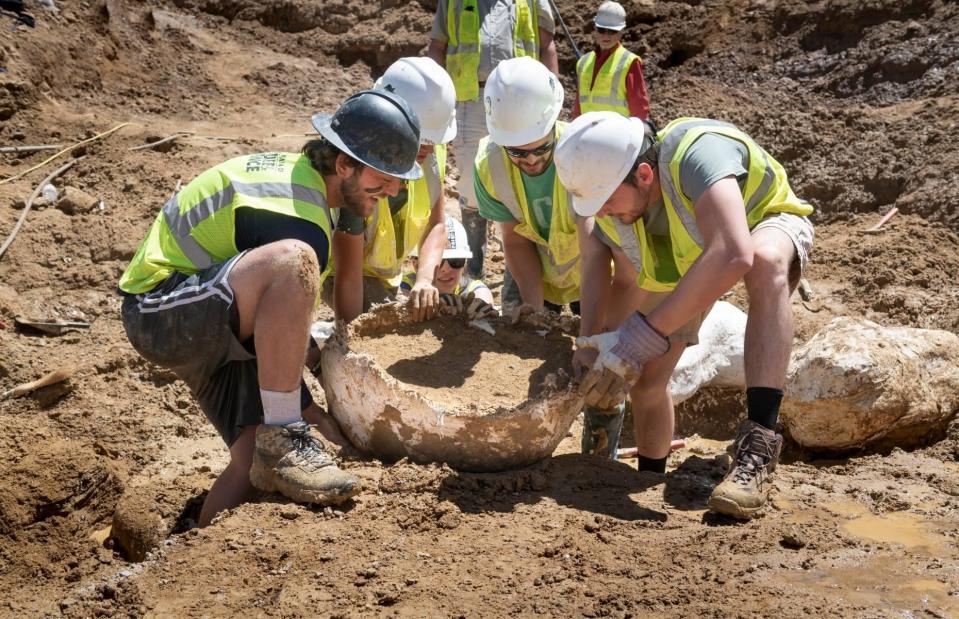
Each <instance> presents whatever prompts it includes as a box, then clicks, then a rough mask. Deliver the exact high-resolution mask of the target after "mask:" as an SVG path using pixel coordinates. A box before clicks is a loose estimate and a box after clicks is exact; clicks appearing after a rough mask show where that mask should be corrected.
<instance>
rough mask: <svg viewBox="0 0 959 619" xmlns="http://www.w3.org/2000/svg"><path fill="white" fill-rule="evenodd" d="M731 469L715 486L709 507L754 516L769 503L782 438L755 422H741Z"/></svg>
mask: <svg viewBox="0 0 959 619" xmlns="http://www.w3.org/2000/svg"><path fill="white" fill-rule="evenodd" d="M733 446H734V448H735V454H734V455H733V461H732V462H731V463H730V465H729V472H728V473H726V477H724V478H723V481H722V482H721V483H720V484H719V485H718V486H716V487H715V488H714V489H713V493H712V494H711V495H710V497H709V508H710V509H712V510H713V511H716V512H719V513H721V514H726V515H727V516H732V517H734V518H743V519H747V518H751V517H752V516H754V515H755V514H756V513H757V512H759V510H761V509H762V508H763V506H764V505H765V504H766V498H767V497H768V496H769V489H770V488H771V487H772V479H771V477H770V476H771V475H772V472H773V471H774V470H776V463H777V462H779V452H780V450H782V446H783V437H782V435H781V434H777V433H776V432H775V431H774V430H770V429H768V428H764V427H763V426H761V425H759V424H758V423H756V422H755V421H750V420H748V419H747V420H746V421H744V422H742V423H741V424H740V425H739V431H738V432H737V433H736V440H735V441H733Z"/></svg>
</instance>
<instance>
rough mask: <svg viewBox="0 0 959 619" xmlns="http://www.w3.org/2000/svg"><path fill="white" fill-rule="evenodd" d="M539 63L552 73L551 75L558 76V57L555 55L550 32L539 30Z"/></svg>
mask: <svg viewBox="0 0 959 619" xmlns="http://www.w3.org/2000/svg"><path fill="white" fill-rule="evenodd" d="M539 37H540V38H539V40H540V44H539V61H540V62H542V63H543V64H544V65H545V66H546V68H547V69H549V70H550V71H552V72H553V75H556V76H557V77H558V76H559V57H558V55H557V53H556V43H555V42H554V41H553V35H552V33H550V32H547V31H545V30H543V29H542V28H540V29H539Z"/></svg>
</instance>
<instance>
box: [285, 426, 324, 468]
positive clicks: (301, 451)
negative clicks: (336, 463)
mask: <svg viewBox="0 0 959 619" xmlns="http://www.w3.org/2000/svg"><path fill="white" fill-rule="evenodd" d="M283 431H284V432H285V433H286V435H287V436H289V437H290V441H291V442H292V443H293V450H294V451H295V452H296V454H297V455H298V456H299V457H300V464H301V466H304V467H306V468H308V469H311V470H316V469H321V468H324V467H327V466H330V465H332V464H333V459H332V458H330V456H329V454H327V453H326V451H325V450H324V449H323V446H322V445H321V444H320V442H319V441H317V440H316V438H315V437H314V436H313V435H312V434H310V425H309V424H306V423H303V424H291V425H289V426H286V427H285V428H283Z"/></svg>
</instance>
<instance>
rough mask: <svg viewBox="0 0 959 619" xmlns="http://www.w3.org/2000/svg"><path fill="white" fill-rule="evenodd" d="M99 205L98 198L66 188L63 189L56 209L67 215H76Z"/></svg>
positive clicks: (79, 190)
mask: <svg viewBox="0 0 959 619" xmlns="http://www.w3.org/2000/svg"><path fill="white" fill-rule="evenodd" d="M99 203H100V200H99V199H98V198H95V197H93V196H91V195H90V194H88V193H87V192H85V191H83V190H82V189H77V188H76V187H70V186H67V187H64V188H63V196H62V197H61V198H60V199H59V200H58V201H57V208H58V209H60V210H61V211H63V212H64V213H66V214H67V215H77V214H80V213H86V212H88V211H91V210H93V209H95V208H96V207H97V204H99Z"/></svg>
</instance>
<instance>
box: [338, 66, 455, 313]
mask: <svg viewBox="0 0 959 619" xmlns="http://www.w3.org/2000/svg"><path fill="white" fill-rule="evenodd" d="M374 88H375V89H377V90H385V91H388V92H392V93H394V94H396V95H399V96H400V97H402V98H403V99H405V100H406V102H407V103H408V104H409V105H410V107H411V108H413V111H414V112H416V115H417V117H419V120H420V146H419V151H418V152H417V155H416V161H417V163H418V164H419V165H420V166H421V167H422V169H423V177H422V178H420V179H417V180H415V181H410V182H408V183H407V184H406V187H404V188H402V189H401V190H400V192H399V194H398V195H396V196H389V197H384V198H381V199H380V201H379V203H378V204H377V206H376V209H374V210H373V213H372V214H371V215H369V216H368V217H366V218H358V217H356V216H355V215H353V214H352V213H350V212H348V211H345V212H342V213H341V215H340V218H339V220H338V221H337V224H336V232H335V234H334V235H333V262H334V264H335V275H334V276H331V277H330V279H329V280H327V283H326V285H325V287H324V299H325V300H327V301H328V302H330V304H331V305H333V308H334V311H335V313H336V317H337V318H340V319H343V320H347V321H350V320H353V319H354V318H356V317H357V316H358V315H359V314H360V313H361V312H365V311H368V310H369V309H370V306H371V305H372V304H373V303H385V302H389V301H393V300H396V294H397V289H398V287H399V285H400V280H401V278H402V274H403V263H404V261H405V260H406V258H407V257H409V256H410V254H411V253H412V252H413V251H414V250H416V249H417V248H418V254H419V257H420V258H419V268H418V269H417V274H416V283H415V284H414V285H413V289H412V290H411V291H410V292H409V294H408V295H407V297H408V298H409V303H410V307H411V313H412V317H413V320H414V321H420V320H425V319H427V318H431V317H432V316H434V315H436V313H437V311H438V309H439V306H440V305H439V304H440V297H439V292H438V291H437V289H436V286H435V285H434V282H433V278H434V275H435V273H436V270H437V268H438V267H439V266H440V260H441V259H442V258H441V256H442V254H443V245H444V244H445V242H446V233H445V225H444V221H445V213H446V210H445V205H444V204H445V203H444V193H443V187H444V185H445V181H446V144H447V143H448V142H449V141H450V140H452V139H453V137H454V136H455V135H456V116H455V105H456V95H455V92H454V88H453V82H452V81H451V80H450V77H449V75H447V74H446V71H444V70H443V68H442V67H441V66H439V65H438V64H436V63H435V62H433V61H432V60H430V59H429V58H401V59H399V60H397V61H396V62H394V63H393V64H392V65H390V67H389V68H387V70H386V72H385V73H384V74H383V75H382V76H381V77H380V78H379V79H378V80H377V81H376V84H375V85H374Z"/></svg>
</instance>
